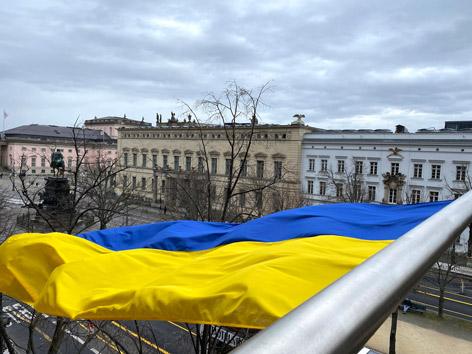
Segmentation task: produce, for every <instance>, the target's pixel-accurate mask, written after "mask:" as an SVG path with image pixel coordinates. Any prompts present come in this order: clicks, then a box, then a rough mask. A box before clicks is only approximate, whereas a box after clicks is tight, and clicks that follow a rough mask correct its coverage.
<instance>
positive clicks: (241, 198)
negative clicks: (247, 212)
mask: <svg viewBox="0 0 472 354" xmlns="http://www.w3.org/2000/svg"><path fill="white" fill-rule="evenodd" d="M245 205H246V194H245V193H242V194H240V195H239V206H240V207H241V208H244V206H245Z"/></svg>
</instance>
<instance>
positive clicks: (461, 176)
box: [446, 165, 472, 258]
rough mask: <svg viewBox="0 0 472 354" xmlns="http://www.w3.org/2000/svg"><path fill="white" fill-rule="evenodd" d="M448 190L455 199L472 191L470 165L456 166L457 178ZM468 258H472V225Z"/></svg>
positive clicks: (447, 182)
mask: <svg viewBox="0 0 472 354" xmlns="http://www.w3.org/2000/svg"><path fill="white" fill-rule="evenodd" d="M446 184H447V189H448V190H449V192H450V193H451V196H452V197H453V198H454V199H457V198H459V197H460V196H462V195H463V194H465V193H467V192H468V191H470V190H472V176H471V174H470V168H469V165H459V166H456V178H455V180H454V181H453V182H450V181H447V180H446ZM467 257H469V258H470V257H472V224H469V238H468V240H467Z"/></svg>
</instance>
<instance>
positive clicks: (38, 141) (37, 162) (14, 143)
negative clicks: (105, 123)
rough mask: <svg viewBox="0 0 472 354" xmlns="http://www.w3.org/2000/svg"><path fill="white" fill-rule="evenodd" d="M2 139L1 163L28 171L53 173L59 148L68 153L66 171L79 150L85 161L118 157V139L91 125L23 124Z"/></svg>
mask: <svg viewBox="0 0 472 354" xmlns="http://www.w3.org/2000/svg"><path fill="white" fill-rule="evenodd" d="M2 143H3V144H0V148H1V155H0V158H1V161H0V163H1V166H2V167H3V168H4V169H8V170H9V171H11V172H16V173H19V172H20V171H24V172H26V173H27V174H28V175H44V174H46V175H48V174H51V167H50V162H51V154H52V152H54V151H57V150H59V151H61V152H62V155H63V156H64V163H65V167H66V168H65V169H66V172H67V170H70V169H71V168H73V166H74V165H75V162H76V159H77V154H78V155H79V156H84V155H85V157H84V162H85V163H94V162H96V161H97V159H100V160H105V161H109V162H110V163H111V162H112V161H113V160H115V159H116V158H117V157H118V156H117V150H116V146H117V140H116V139H113V138H111V137H110V136H109V135H108V134H106V133H104V132H102V131H100V130H94V129H88V128H77V127H75V128H74V127H59V126H55V125H38V124H30V125H23V126H20V127H16V128H13V129H9V130H7V131H5V139H4V140H3V141H2ZM76 150H77V151H76Z"/></svg>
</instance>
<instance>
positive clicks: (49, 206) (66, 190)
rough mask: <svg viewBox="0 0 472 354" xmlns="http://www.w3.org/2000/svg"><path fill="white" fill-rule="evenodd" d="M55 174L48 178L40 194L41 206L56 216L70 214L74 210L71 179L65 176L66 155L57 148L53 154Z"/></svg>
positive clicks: (52, 163)
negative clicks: (72, 208)
mask: <svg viewBox="0 0 472 354" xmlns="http://www.w3.org/2000/svg"><path fill="white" fill-rule="evenodd" d="M50 166H51V167H52V169H53V171H54V173H53V176H51V177H47V178H46V185H45V187H44V192H43V193H41V194H40V197H41V200H42V203H41V204H40V207H42V208H44V209H46V210H47V211H48V212H51V213H53V214H55V216H62V217H64V216H68V215H69V214H70V213H71V212H72V210H71V207H72V201H71V195H70V186H69V181H68V179H67V178H66V177H64V167H65V165H64V157H63V156H62V153H61V152H60V151H59V150H57V151H55V152H53V153H52V154H51V164H50Z"/></svg>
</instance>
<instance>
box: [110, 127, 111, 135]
mask: <svg viewBox="0 0 472 354" xmlns="http://www.w3.org/2000/svg"><path fill="white" fill-rule="evenodd" d="M110 136H111V127H110Z"/></svg>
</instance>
